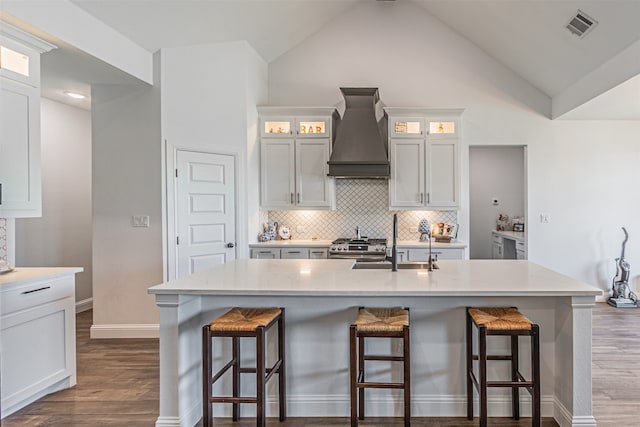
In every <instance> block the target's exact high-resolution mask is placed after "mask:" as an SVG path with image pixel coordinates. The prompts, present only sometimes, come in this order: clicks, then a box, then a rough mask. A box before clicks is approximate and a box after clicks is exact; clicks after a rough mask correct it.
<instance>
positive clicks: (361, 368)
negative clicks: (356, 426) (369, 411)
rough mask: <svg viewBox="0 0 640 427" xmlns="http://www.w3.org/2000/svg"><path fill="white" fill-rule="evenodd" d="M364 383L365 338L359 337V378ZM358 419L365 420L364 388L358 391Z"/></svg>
mask: <svg viewBox="0 0 640 427" xmlns="http://www.w3.org/2000/svg"><path fill="white" fill-rule="evenodd" d="M360 376H362V381H364V380H365V379H364V337H358V378H360ZM358 412H359V414H358V418H360V419H361V420H364V387H360V388H359V389H358Z"/></svg>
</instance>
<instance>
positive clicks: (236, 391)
mask: <svg viewBox="0 0 640 427" xmlns="http://www.w3.org/2000/svg"><path fill="white" fill-rule="evenodd" d="M231 340H232V353H233V354H232V356H231V357H232V358H233V372H232V373H233V397H238V396H240V338H238V337H233V338H231ZM238 418H240V404H238V403H234V404H233V421H238Z"/></svg>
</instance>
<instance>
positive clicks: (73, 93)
mask: <svg viewBox="0 0 640 427" xmlns="http://www.w3.org/2000/svg"><path fill="white" fill-rule="evenodd" d="M64 93H65V94H66V95H67V96H70V97H71V98H74V99H85V98H86V97H87V95H83V94H81V93H78V92H69V91H65V92H64Z"/></svg>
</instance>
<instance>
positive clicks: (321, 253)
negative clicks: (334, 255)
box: [309, 248, 328, 259]
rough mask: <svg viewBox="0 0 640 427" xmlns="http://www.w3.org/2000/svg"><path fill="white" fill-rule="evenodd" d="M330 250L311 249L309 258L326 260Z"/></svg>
mask: <svg viewBox="0 0 640 427" xmlns="http://www.w3.org/2000/svg"><path fill="white" fill-rule="evenodd" d="M327 253H328V250H327V249H325V248H312V249H309V258H311V259H324V258H326V257H327Z"/></svg>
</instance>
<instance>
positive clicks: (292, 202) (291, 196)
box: [291, 193, 293, 204]
mask: <svg viewBox="0 0 640 427" xmlns="http://www.w3.org/2000/svg"><path fill="white" fill-rule="evenodd" d="M291 203H292V204H293V193H291Z"/></svg>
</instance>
